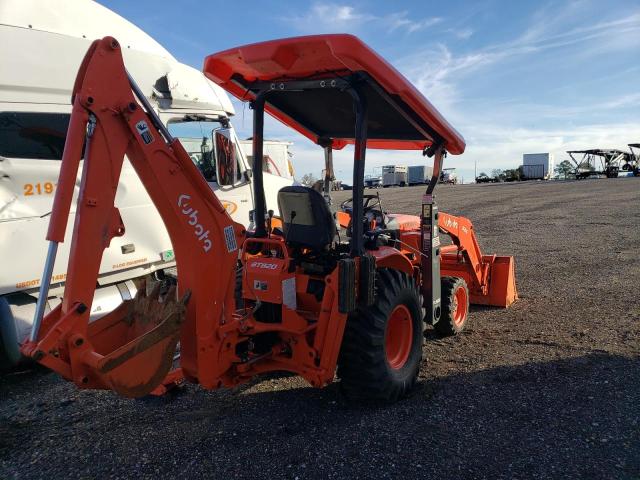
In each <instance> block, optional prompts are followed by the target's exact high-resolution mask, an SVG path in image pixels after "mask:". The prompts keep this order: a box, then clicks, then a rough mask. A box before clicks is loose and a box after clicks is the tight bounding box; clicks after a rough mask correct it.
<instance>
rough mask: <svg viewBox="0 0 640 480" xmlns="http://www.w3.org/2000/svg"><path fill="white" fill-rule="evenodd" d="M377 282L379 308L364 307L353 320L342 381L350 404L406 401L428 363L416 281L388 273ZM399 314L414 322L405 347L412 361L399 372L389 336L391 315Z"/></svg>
mask: <svg viewBox="0 0 640 480" xmlns="http://www.w3.org/2000/svg"><path fill="white" fill-rule="evenodd" d="M376 277H377V278H376V284H377V294H376V299H375V303H374V304H373V305H371V306H369V307H359V308H358V309H357V310H356V311H355V312H353V313H351V314H350V315H349V318H348V320H347V325H346V328H345V333H344V338H343V341H342V347H341V350H340V358H339V360H338V377H339V378H340V387H341V389H342V392H343V393H344V394H345V396H346V397H347V398H348V399H349V400H353V401H358V402H374V403H388V402H394V401H396V400H398V399H400V398H402V397H404V396H406V395H407V394H408V393H409V392H410V391H411V390H412V389H413V387H414V386H415V384H416V381H417V378H418V372H419V370H420V363H421V360H422V341H423V335H422V315H421V306H420V300H419V295H418V291H417V289H416V286H415V283H414V281H413V279H412V278H411V277H409V276H408V275H406V274H404V273H402V272H399V271H398V270H393V269H386V268H383V269H379V270H378V271H377V275H376ZM397 311H401V312H404V313H408V314H409V317H410V318H406V315H405V317H404V318H405V320H403V321H404V322H406V321H409V322H410V325H411V338H410V340H407V341H406V342H404V345H405V346H406V347H407V348H405V349H404V351H405V352H406V351H407V350H408V354H407V355H406V359H404V360H403V361H398V363H397V364H396V366H395V368H394V367H393V366H392V365H391V364H390V360H389V359H388V355H387V338H386V334H387V325H388V323H389V319H390V316H391V313H392V312H397ZM400 315H401V316H402V315H403V314H402V313H401V314H400ZM403 321H401V323H402V322H403ZM396 324H397V322H396ZM401 343H403V342H401ZM391 348H393V346H392V347H391ZM396 359H397V357H396Z"/></svg>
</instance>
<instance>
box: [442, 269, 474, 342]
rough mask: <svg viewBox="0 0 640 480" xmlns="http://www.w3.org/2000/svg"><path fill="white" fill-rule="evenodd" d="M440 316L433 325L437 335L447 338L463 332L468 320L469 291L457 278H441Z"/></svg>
mask: <svg viewBox="0 0 640 480" xmlns="http://www.w3.org/2000/svg"><path fill="white" fill-rule="evenodd" d="M441 295H442V314H441V316H440V320H439V321H438V323H436V324H435V325H434V328H435V329H436V332H437V333H438V335H440V336H442V337H449V336H451V335H457V334H458V333H460V332H462V331H463V330H464V327H465V326H466V324H467V319H468V318H469V289H468V288H467V283H466V282H465V281H464V280H463V279H462V278H459V277H443V278H442V293H441Z"/></svg>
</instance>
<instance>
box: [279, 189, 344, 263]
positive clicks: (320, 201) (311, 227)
mask: <svg viewBox="0 0 640 480" xmlns="http://www.w3.org/2000/svg"><path fill="white" fill-rule="evenodd" d="M278 209H279V210H280V215H281V216H282V230H283V233H284V238H285V239H286V241H287V243H288V244H289V245H291V246H294V247H304V248H310V249H312V250H316V251H321V250H324V249H326V248H327V247H328V246H329V245H330V244H331V242H332V241H333V239H334V237H335V236H336V223H335V220H334V219H333V215H332V214H331V211H330V210H329V206H328V205H327V202H326V201H325V199H324V197H323V196H322V194H321V193H319V192H317V191H316V190H314V189H312V188H308V187H302V186H289V187H284V188H281V189H280V191H279V192H278Z"/></svg>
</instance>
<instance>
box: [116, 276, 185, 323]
mask: <svg viewBox="0 0 640 480" xmlns="http://www.w3.org/2000/svg"><path fill="white" fill-rule="evenodd" d="M161 290H162V284H161V283H157V284H156V285H155V286H154V287H153V289H152V290H151V292H150V293H149V294H148V295H147V288H146V284H143V285H141V287H140V288H139V289H138V292H137V293H136V296H135V297H134V299H133V300H129V302H131V303H130V307H129V315H127V317H126V321H127V323H129V325H135V326H137V327H138V328H140V327H141V328H142V329H148V328H153V327H155V326H156V325H158V324H159V323H160V322H162V321H163V320H164V319H166V318H168V317H170V316H172V315H176V314H177V316H178V317H179V318H180V320H179V322H180V323H182V320H183V319H184V312H185V310H186V304H187V302H188V301H189V297H190V292H187V293H186V294H185V295H184V296H183V297H182V299H180V300H177V295H176V286H175V285H171V286H170V287H169V289H168V290H167V292H166V293H165V294H164V295H161V294H160V292H161ZM145 327H146V328H145Z"/></svg>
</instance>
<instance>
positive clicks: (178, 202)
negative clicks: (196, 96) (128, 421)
mask: <svg viewBox="0 0 640 480" xmlns="http://www.w3.org/2000/svg"><path fill="white" fill-rule="evenodd" d="M132 87H134V88H136V89H137V87H136V86H135V84H132V83H130V80H129V78H128V76H127V73H126V70H125V67H124V63H123V60H122V53H121V50H120V45H119V44H118V42H117V41H116V40H115V39H113V38H111V37H105V38H104V39H102V40H96V41H95V42H94V43H93V44H92V46H91V48H90V49H89V51H88V52H87V55H86V57H85V59H84V60H83V62H82V65H81V68H80V71H79V72H78V77H77V79H76V83H75V86H74V92H73V100H72V101H73V110H72V114H71V121H70V124H69V131H68V133H67V141H66V144H65V152H64V155H63V162H62V167H61V173H60V178H59V183H58V188H57V191H56V197H55V200H54V208H53V212H52V216H51V220H50V225H49V231H48V234H47V239H48V240H49V241H50V242H51V244H50V245H51V246H50V256H53V258H54V259H55V248H52V247H55V246H56V245H57V243H60V242H62V241H64V232H65V229H66V224H67V218H68V216H69V211H70V206H71V198H72V195H73V190H74V185H75V181H76V176H77V170H78V166H79V162H80V155H81V151H82V145H83V143H84V145H85V155H84V166H83V171H82V181H81V184H80V193H79V196H78V202H77V208H76V219H75V225H74V228H73V238H72V242H71V253H70V258H69V263H68V268H67V280H66V285H65V292H64V299H63V302H62V304H61V305H60V306H59V307H58V308H57V309H55V310H54V311H52V312H51V313H49V314H48V315H47V316H46V317H45V318H44V320H43V321H42V322H41V323H40V321H39V319H38V318H36V321H34V331H33V332H32V335H31V338H30V339H29V340H28V341H26V342H25V343H24V344H23V346H22V351H23V353H24V354H25V355H28V356H31V357H33V358H34V359H36V360H37V361H39V362H40V363H42V364H44V365H46V366H48V367H50V368H52V369H53V370H55V371H57V372H58V373H60V374H62V375H63V376H65V377H66V378H68V379H70V380H73V381H74V382H75V383H76V384H78V386H80V387H84V388H109V389H113V390H116V391H118V392H119V393H121V394H123V395H126V396H141V395H145V394H147V393H149V392H150V391H151V390H153V388H155V386H157V385H158V384H159V383H160V382H161V381H162V379H163V377H164V375H166V373H167V372H168V370H169V368H170V367H171V361H170V359H171V360H172V359H173V354H174V350H175V346H176V342H177V341H178V340H180V343H181V366H182V369H183V371H184V373H185V375H186V377H187V378H188V379H191V380H193V381H198V382H200V383H202V384H203V385H204V386H205V387H213V386H214V384H215V383H216V382H218V381H219V380H218V378H219V377H220V376H221V375H222V372H224V371H225V370H227V369H228V367H229V366H228V365H224V364H221V362H220V361H219V358H220V351H221V349H222V348H223V339H222V338H220V336H219V335H217V327H218V326H220V325H222V324H224V323H227V322H229V321H230V320H231V315H232V313H233V310H234V306H233V286H234V279H235V275H234V270H235V267H236V262H237V258H238V252H237V250H238V247H239V246H240V245H241V241H242V239H243V237H244V227H243V226H242V225H240V224H237V223H235V222H234V221H233V220H232V219H231V217H229V215H228V214H227V212H226V210H225V209H224V207H223V206H222V204H221V203H220V202H219V201H218V199H217V198H216V197H215V195H214V194H213V192H212V191H211V189H210V188H209V186H208V185H207V183H206V182H205V180H204V179H203V178H202V176H201V174H200V172H199V171H198V170H197V168H196V167H195V165H193V162H192V161H191V159H190V158H189V156H188V155H187V153H186V152H185V151H184V149H183V147H182V145H181V144H180V143H179V141H178V140H175V139H173V138H171V136H170V135H169V134H168V132H167V131H166V130H165V129H164V128H162V127H161V124H160V123H159V120H158V118H157V116H156V115H155V113H154V112H153V111H152V110H151V109H150V107H149V105H148V103H146V100H145V99H144V97H143V96H140V95H138V100H139V101H140V102H141V103H142V106H141V104H140V103H138V101H137V100H136V97H135V96H134V94H133V93H132ZM137 91H138V92H139V90H137ZM143 106H144V107H145V108H143ZM158 127H160V129H159V128H158ZM125 154H126V155H127V157H128V158H129V160H130V162H131V164H132V166H133V168H134V169H135V171H136V172H137V174H138V176H139V177H140V180H141V181H142V183H143V184H144V186H145V188H146V190H147V192H148V194H149V196H150V198H151V200H152V201H153V203H154V205H155V206H156V208H157V210H158V212H159V213H160V216H161V217H162V219H163V221H164V224H165V226H166V228H167V231H168V233H169V236H170V238H171V242H172V245H173V248H174V252H175V258H176V264H177V268H178V274H179V284H178V296H179V298H181V299H182V300H181V301H180V302H176V299H175V293H174V292H170V293H169V294H167V295H165V297H164V298H162V297H160V295H159V293H158V292H154V294H152V295H151V296H150V297H146V295H145V292H144V291H143V290H144V288H142V289H141V291H140V293H139V296H137V297H136V300H134V301H132V303H131V304H130V305H127V304H126V303H125V304H123V305H122V306H121V307H120V308H118V309H116V310H115V311H113V312H112V313H110V314H108V315H106V316H105V317H102V318H101V319H99V320H98V321H96V322H92V323H91V324H90V325H89V313H90V308H89V307H90V306H91V302H92V299H93V296H94V292H95V288H96V280H97V277H98V273H99V270H100V263H101V260H102V255H103V252H104V249H105V248H107V247H108V246H109V243H110V241H111V239H112V238H113V237H115V236H122V235H124V233H125V228H126V226H125V225H124V224H123V221H122V218H121V216H120V213H119V211H118V208H117V207H116V206H115V197H116V190H117V188H118V183H119V178H120V172H121V169H122V164H123V159H124V155H125ZM150 234H153V232H150ZM52 252H53V255H51V253H52ZM48 263H50V262H48ZM51 266H52V265H51ZM49 277H50V272H49V273H47V269H46V268H45V273H44V275H43V282H42V285H43V287H44V288H43V289H42V290H43V291H41V295H40V297H41V299H42V298H43V299H44V300H46V295H47V292H46V286H47V285H48V281H47V280H48V278H49ZM44 300H42V301H44ZM187 300H189V301H188V302H187ZM39 310H42V309H39ZM203 372H206V374H205V373H203Z"/></svg>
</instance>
